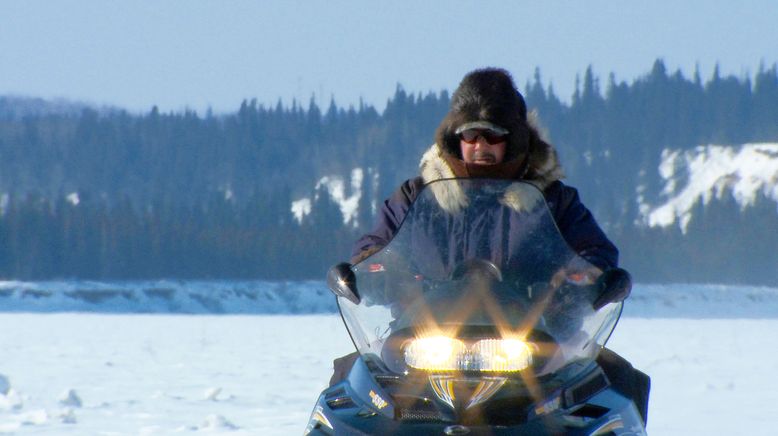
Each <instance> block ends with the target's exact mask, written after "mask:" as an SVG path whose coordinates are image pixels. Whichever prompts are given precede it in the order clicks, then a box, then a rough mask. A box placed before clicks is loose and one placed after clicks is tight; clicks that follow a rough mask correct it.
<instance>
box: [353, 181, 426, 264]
mask: <svg viewBox="0 0 778 436" xmlns="http://www.w3.org/2000/svg"><path fill="white" fill-rule="evenodd" d="M423 185H424V182H423V181H422V179H421V178H420V177H417V178H415V179H410V180H406V181H405V182H404V183H403V184H402V185H400V187H399V188H398V189H397V190H396V191H395V192H394V193H393V194H392V195H391V196H390V197H389V198H387V199H386V200H384V202H383V204H382V205H381V208H380V209H379V210H378V213H377V215H376V219H377V222H376V225H375V227H373V230H371V231H370V232H369V233H367V234H365V235H363V236H362V237H361V238H359V239H358V240H357V242H356V243H354V247H353V249H352V252H351V264H352V265H353V264H356V263H359V262H361V261H362V260H364V259H365V258H367V257H368V256H370V255H371V254H373V253H375V252H376V251H378V250H380V249H381V248H383V247H384V246H386V244H388V243H389V241H391V240H392V238H393V237H394V235H395V234H396V233H397V230H398V229H399V228H400V225H401V224H402V222H403V220H404V219H405V215H406V214H407V213H408V209H409V208H410V207H411V203H413V201H414V200H415V199H416V196H418V194H419V191H420V190H421V188H422V186H423Z"/></svg>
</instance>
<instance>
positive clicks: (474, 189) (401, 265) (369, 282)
mask: <svg viewBox="0 0 778 436" xmlns="http://www.w3.org/2000/svg"><path fill="white" fill-rule="evenodd" d="M352 269H353V271H354V273H355V277H356V282H355V283H356V288H357V291H358V293H359V296H360V302H359V304H354V303H353V302H352V301H350V300H348V299H346V298H343V297H339V298H338V305H339V307H340V310H341V313H342V314H343V319H344V321H345V323H346V326H347V328H348V330H349V333H350V334H351V337H352V339H353V341H354V343H355V345H356V346H357V349H358V350H359V352H360V353H361V354H362V355H363V356H364V357H365V358H366V359H367V360H369V361H373V362H376V363H377V364H378V365H380V366H382V367H383V368H384V370H387V371H389V372H391V373H395V374H409V373H410V372H413V371H421V372H459V373H506V372H526V371H532V373H533V374H534V375H537V376H540V375H544V374H549V373H553V372H556V371H558V370H560V369H561V368H563V367H566V366H568V365H571V364H574V363H577V364H587V363H588V361H591V360H593V359H594V358H595V357H596V355H597V353H598V352H599V350H600V348H601V347H602V346H603V345H604V343H605V341H606V340H607V338H608V336H609V335H610V333H611V331H612V330H613V328H614V326H615V324H616V321H617V319H618V316H619V314H620V313H621V303H611V304H608V305H606V306H605V307H603V308H602V309H600V310H598V311H595V310H594V309H593V308H592V302H593V301H594V299H595V297H596V296H597V289H598V288H597V286H596V284H597V278H598V277H599V276H600V274H601V273H602V271H601V270H599V269H598V268H597V267H595V266H594V265H592V264H590V263H589V262H587V261H586V260H584V259H583V258H581V257H579V256H578V255H577V254H576V253H575V252H574V251H573V250H572V249H571V248H570V247H569V246H568V245H567V243H566V242H565V240H564V239H563V237H562V236H561V234H560V232H559V230H558V229H557V226H556V223H555V221H554V219H553V217H552V215H551V213H550V211H549V209H548V206H547V204H546V202H545V199H544V198H543V195H542V193H541V192H540V191H539V190H538V189H537V188H536V187H535V186H533V185H531V184H528V183H524V182H516V181H505V180H486V179H449V180H440V181H435V182H432V183H430V184H428V185H427V186H425V188H424V189H423V190H422V191H421V193H420V194H419V196H418V198H417V199H416V201H415V202H414V203H413V204H412V205H411V207H410V209H409V211H408V214H407V215H406V217H405V219H404V221H403V223H402V225H401V227H400V229H399V231H398V232H397V234H396V235H395V237H394V238H393V239H392V241H391V242H390V243H389V244H388V245H386V246H385V247H383V249H381V250H380V251H377V252H376V253H375V254H373V255H372V256H370V257H368V258H367V259H365V260H364V261H362V262H360V263H358V264H356V265H354V266H353V267H352ZM576 366H580V365H576Z"/></svg>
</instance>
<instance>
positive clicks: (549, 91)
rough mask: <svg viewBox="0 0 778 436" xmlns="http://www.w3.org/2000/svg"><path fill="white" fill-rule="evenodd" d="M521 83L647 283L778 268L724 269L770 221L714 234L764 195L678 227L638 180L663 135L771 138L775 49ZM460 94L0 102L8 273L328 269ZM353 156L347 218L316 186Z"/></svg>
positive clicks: (767, 208) (2, 233)
mask: <svg viewBox="0 0 778 436" xmlns="http://www.w3.org/2000/svg"><path fill="white" fill-rule="evenodd" d="M523 89H524V92H525V96H526V98H527V102H528V106H529V107H530V109H535V110H537V111H538V113H539V116H540V119H541V122H542V123H543V126H544V128H545V130H547V132H548V135H549V137H550V140H551V142H553V143H554V144H555V145H556V146H557V148H558V150H559V152H560V156H561V159H562V163H563V165H564V167H565V170H566V173H567V175H568V182H569V183H570V184H572V185H574V186H576V187H578V188H579V190H580V192H581V194H582V196H583V200H584V201H585V203H586V204H587V205H588V206H589V207H590V209H592V210H593V211H594V213H595V215H596V216H597V219H598V221H599V222H600V223H601V224H602V225H603V227H605V229H606V231H607V232H608V234H609V235H611V236H612V237H613V238H614V239H615V240H616V242H617V244H618V245H619V246H620V248H621V249H622V254H623V256H622V258H623V259H624V262H625V264H627V265H625V266H628V267H630V268H632V269H633V270H635V271H638V272H639V273H640V274H641V275H643V276H644V277H645V279H644V280H643V281H652V280H651V278H652V277H659V278H661V280H696V281H700V280H703V279H706V278H708V277H710V280H703V281H711V280H713V281H742V282H760V283H765V282H766V283H778V278H776V276H775V274H776V273H773V272H770V273H766V272H762V273H757V272H755V271H756V267H754V268H751V267H745V266H739V267H732V268H734V270H733V271H730V272H729V273H727V274H725V273H724V272H722V271H723V270H722V268H723V267H722V264H723V263H726V261H727V256H725V254H724V252H725V251H726V250H729V252H730V253H739V255H740V256H745V255H746V254H747V253H742V249H741V248H740V247H743V246H749V245H750V246H754V244H757V245H756V246H758V247H763V246H764V247H767V246H766V245H765V244H768V243H773V240H772V239H771V237H765V235H763V234H760V235H754V234H747V232H742V231H738V232H735V233H737V235H736V236H732V238H731V239H733V240H732V241H730V243H729V245H727V244H726V243H725V241H723V240H722V238H720V237H714V238H711V233H710V232H718V231H719V230H717V229H721V228H730V229H731V228H732V226H733V225H737V226H741V227H742V226H745V227H748V223H753V222H754V221H756V222H758V223H760V225H762V226H764V228H765V229H773V228H775V223H776V221H778V220H776V219H775V218H776V216H775V215H776V211H775V204H774V203H772V202H771V201H770V200H768V199H763V200H762V201H761V202H758V207H754V208H751V209H748V210H747V211H746V212H741V211H740V210H739V207H738V206H737V205H732V204H723V203H712V204H708V205H702V204H700V205H699V207H698V209H699V210H698V211H696V212H695V218H694V219H693V221H692V223H691V224H690V227H689V231H688V232H687V233H685V234H682V233H680V231H678V230H677V229H673V228H668V229H649V228H645V227H642V226H639V225H635V221H636V218H637V217H638V210H637V203H636V201H635V195H636V194H635V190H636V187H637V186H644V187H646V190H645V192H646V194H645V195H646V196H647V199H648V200H649V201H651V200H658V198H659V192H660V188H661V186H660V180H659V177H658V176H657V173H656V168H657V165H658V163H659V158H660V155H661V150H662V149H664V148H691V147H694V146H696V145H700V144H707V143H717V144H741V143H745V142H754V141H778V74H777V73H776V66H775V65H773V66H772V67H770V68H760V69H759V71H758V72H757V73H756V74H755V75H754V76H753V77H750V76H749V77H733V76H726V77H722V76H721V75H720V74H719V72H718V69H716V70H715V71H714V73H713V75H712V76H711V77H710V78H708V79H706V80H703V79H702V78H701V77H700V75H699V73H695V74H694V76H693V77H692V78H686V77H684V75H683V74H682V73H681V72H668V71H667V69H666V67H665V66H664V64H663V62H662V61H661V60H658V61H656V62H655V64H654V65H653V67H652V69H651V70H650V72H649V73H647V74H646V75H645V76H643V77H641V78H639V79H637V80H635V81H633V82H632V83H625V82H617V81H616V80H615V78H614V76H613V75H611V76H609V78H608V80H607V82H606V83H605V84H604V85H603V84H601V82H600V79H599V78H598V77H597V76H596V75H595V73H594V72H593V71H592V69H591V68H589V69H587V70H586V72H585V74H584V76H583V78H582V80H581V81H580V82H579V83H578V84H577V86H576V91H575V94H574V95H573V96H572V98H571V100H570V102H569V103H567V102H564V101H562V100H561V99H560V98H559V97H558V96H557V95H556V94H555V92H554V90H553V86H552V85H546V84H544V83H543V80H542V77H541V73H540V71H537V72H536V74H535V77H534V78H533V80H531V81H529V82H528V83H526V84H524V86H523ZM449 101H450V100H449V95H448V93H447V92H446V91H443V92H439V93H427V94H420V93H419V94H413V93H409V92H407V91H406V90H404V89H403V88H402V87H401V86H399V85H398V87H397V89H396V92H395V94H394V95H393V96H392V97H391V98H390V99H389V100H388V102H387V105H386V108H385V109H384V111H383V112H382V113H379V112H378V111H377V110H376V109H375V108H374V107H372V106H370V105H366V104H359V105H358V106H357V107H348V108H343V107H339V106H338V105H337V104H336V103H335V101H334V100H333V101H330V102H329V104H328V105H327V106H326V109H321V108H320V106H319V104H318V103H317V102H316V101H315V100H314V99H311V100H310V101H309V102H308V103H307V104H305V105H304V104H301V103H299V102H296V101H294V102H292V104H291V105H284V104H282V103H281V102H279V103H278V104H276V105H273V106H264V105H261V104H258V103H257V102H256V101H253V100H251V101H244V102H243V103H242V104H241V106H240V108H238V110H237V111H236V112H234V113H231V114H226V115H214V114H211V113H206V114H204V115H200V114H197V113H196V112H194V111H184V112H170V113H162V112H160V111H159V110H158V109H157V108H152V109H151V110H150V111H149V112H148V113H144V114H130V113H128V112H126V111H122V110H117V109H113V110H102V111H98V110H95V109H89V108H87V109H83V110H81V111H80V112H73V111H72V110H71V111H67V112H63V113H57V112H45V111H44V112H41V113H39V114H32V115H29V114H28V115H24V116H14V115H13V108H8V107H2V106H3V102H2V101H0V109H2V110H0V277H4V278H19V279H47V278H71V277H72V278H93V279H98V278H99V279H130V278H159V277H169V278H274V279H282V278H290V279H299V278H321V277H322V275H323V272H324V271H325V270H326V267H327V266H328V265H330V264H332V263H335V262H337V261H340V260H343V259H345V258H347V257H348V256H349V253H350V248H349V247H350V244H351V242H352V241H353V240H354V239H355V238H356V237H357V236H358V235H359V234H360V232H363V231H365V230H366V229H367V228H369V227H370V226H371V225H372V221H373V215H372V214H373V210H374V208H375V207H376V205H378V204H380V202H381V201H383V199H384V198H385V197H386V196H388V195H389V194H390V193H391V192H392V191H393V190H394V189H395V188H396V187H397V186H398V185H399V184H400V183H401V182H402V180H404V179H406V178H409V177H412V176H414V175H415V174H416V173H417V166H418V160H419V158H420V155H421V153H422V152H423V150H424V149H425V148H426V147H428V146H429V144H430V143H431V142H432V138H433V134H434V130H435V128H436V127H437V124H438V123H439V121H440V120H441V118H442V117H443V116H444V114H445V113H446V111H447V110H448V105H449ZM354 168H363V169H368V168H369V169H370V170H371V171H373V172H374V173H375V174H378V177H377V178H375V179H374V178H368V177H365V180H363V184H362V187H361V189H360V190H361V192H362V194H363V195H362V198H361V199H360V207H359V213H358V218H357V220H356V221H354V222H349V223H345V224H344V222H343V215H342V213H341V211H340V209H339V208H338V206H337V205H336V204H335V203H334V201H333V199H332V198H330V196H329V194H328V193H327V192H326V190H319V191H318V192H313V187H314V186H315V184H316V182H317V181H318V180H319V179H320V178H321V177H322V176H325V175H341V176H347V175H348V174H349V173H350V171H351V170H352V169H354ZM302 197H310V198H312V199H314V204H313V207H312V209H311V210H312V212H311V214H309V215H307V216H305V217H304V218H303V219H302V221H298V220H297V219H296V218H295V217H294V216H293V215H292V213H291V209H290V205H291V203H292V201H294V200H297V199H300V198H302ZM730 233H732V232H731V231H730ZM752 233H753V231H752ZM714 234H715V233H714ZM772 234H773V235H778V231H776V232H773V233H772ZM745 238H752V239H749V241H750V242H745V241H746V239H745ZM775 242H778V241H775ZM738 244H740V245H738ZM774 246H775V245H773V247H774ZM772 251H775V250H772ZM760 253H761V254H760V256H761V257H762V258H764V259H767V260H766V261H767V262H769V261H775V260H776V255H775V254H772V253H770V250H768V249H767V248H765V249H764V250H763V251H761V252H760ZM752 254H753V253H752ZM690 257H693V260H694V262H692V263H690V262H689V258H690ZM679 261H682V263H681V264H679ZM730 262H731V263H732V264H737V265H743V263H744V262H742V261H741V262H739V263H738V262H734V261H732V259H731V258H730ZM776 264H778V262H775V263H773V265H776ZM738 268H739V269H738ZM762 269H764V268H762ZM772 269H773V270H775V268H772ZM711 273H713V276H711Z"/></svg>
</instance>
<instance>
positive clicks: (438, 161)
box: [419, 111, 564, 213]
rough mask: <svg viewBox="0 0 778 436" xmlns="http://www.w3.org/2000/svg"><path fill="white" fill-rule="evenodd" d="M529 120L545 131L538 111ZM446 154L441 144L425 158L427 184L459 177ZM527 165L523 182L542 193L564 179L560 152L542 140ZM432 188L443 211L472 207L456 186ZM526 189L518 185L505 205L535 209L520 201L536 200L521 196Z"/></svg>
mask: <svg viewBox="0 0 778 436" xmlns="http://www.w3.org/2000/svg"><path fill="white" fill-rule="evenodd" d="M529 121H530V123H532V124H533V125H534V126H535V128H536V129H537V130H538V131H542V129H541V128H539V127H537V125H538V123H537V115H536V113H535V112H534V111H533V112H531V113H530V116H529ZM443 153H445V151H443V149H442V148H441V147H440V146H438V144H432V146H431V147H430V148H429V149H428V150H427V151H426V152H425V153H424V155H422V157H421V162H420V163H419V169H420V173H421V177H422V179H423V180H424V183H425V184H428V183H430V182H433V181H435V180H442V179H453V178H455V177H456V175H455V174H454V171H453V170H452V169H451V167H450V166H449V164H448V163H447V162H446V159H445V158H444V156H443ZM527 165H528V166H527V171H526V172H525V173H524V177H522V178H521V180H522V181H525V182H529V183H531V184H533V185H535V186H536V187H537V188H538V189H540V190H541V191H544V190H545V189H546V188H547V187H548V186H549V185H550V184H551V183H553V182H555V181H557V180H560V179H562V178H563V177H564V172H563V170H562V166H561V165H560V163H559V159H558V157H557V153H556V149H554V146H553V145H551V144H550V143H549V142H547V141H545V140H542V141H539V142H538V146H536V147H534V148H533V149H531V150H530V151H529V160H528V164H527ZM430 188H431V189H432V192H433V194H434V195H435V199H436V200H437V201H438V204H440V206H441V208H443V209H444V210H445V211H447V212H449V213H457V212H459V211H460V210H462V209H463V208H465V207H467V205H468V199H467V197H466V196H465V195H464V193H463V192H462V190H461V189H460V188H459V186H457V185H456V184H453V183H435V184H433V185H431V186H430ZM524 189H527V187H526V186H524V185H522V184H520V183H516V184H514V185H513V186H511V187H510V188H509V189H508V190H507V191H506V193H505V198H504V199H503V201H502V203H503V204H505V205H506V206H508V207H510V208H512V209H514V210H516V211H518V212H521V211H527V210H530V209H532V208H534V207H535V206H536V204H525V205H522V204H519V199H520V198H536V196H533V195H521V191H522V190H524Z"/></svg>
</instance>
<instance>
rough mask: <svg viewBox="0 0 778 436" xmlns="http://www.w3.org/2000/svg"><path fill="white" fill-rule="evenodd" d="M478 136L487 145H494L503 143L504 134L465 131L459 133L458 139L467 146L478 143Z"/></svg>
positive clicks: (476, 130) (485, 131)
mask: <svg viewBox="0 0 778 436" xmlns="http://www.w3.org/2000/svg"><path fill="white" fill-rule="evenodd" d="M479 136H480V137H482V138H484V139H485V140H486V142H487V143H488V144H489V145H494V144H499V143H501V142H504V141H505V136H506V134H504V133H501V132H495V131H494V130H490V129H467V130H463V131H461V132H459V139H461V140H463V141H465V142H467V143H468V144H475V143H476V142H478V137H479Z"/></svg>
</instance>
